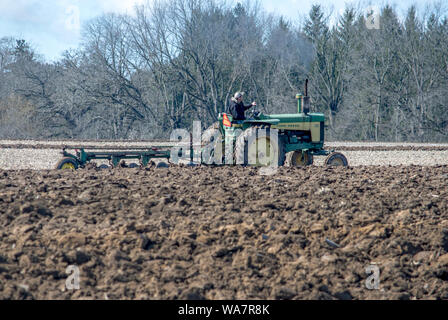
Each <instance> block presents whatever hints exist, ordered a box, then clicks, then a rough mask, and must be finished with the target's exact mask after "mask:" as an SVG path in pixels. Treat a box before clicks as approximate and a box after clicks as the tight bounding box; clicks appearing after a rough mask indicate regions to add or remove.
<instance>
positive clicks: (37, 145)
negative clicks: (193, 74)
mask: <svg viewBox="0 0 448 320" xmlns="http://www.w3.org/2000/svg"><path fill="white" fill-rule="evenodd" d="M86 142H88V141H83V142H80V143H77V144H75V143H73V142H71V143H65V144H64V143H59V144H57V143H55V144H48V143H46V144H42V143H34V144H23V143H15V144H12V143H8V144H1V143H0V149H58V150H62V149H63V148H64V147H67V149H68V150H67V151H70V150H72V152H73V151H74V149H82V148H84V149H86V150H146V149H149V148H151V147H152V146H155V147H158V146H159V145H160V144H164V145H165V146H172V145H173V142H170V141H161V140H154V141H137V142H138V143H142V142H147V143H148V144H147V146H146V147H143V146H141V145H132V144H133V143H134V144H135V143H136V142H135V141H134V142H128V143H129V145H128V146H105V145H100V144H96V145H95V144H90V143H89V144H84V145H83V144H82V143H86ZM95 142H97V143H98V141H95ZM104 142H116V143H120V142H119V141H104ZM123 143H125V142H123ZM325 149H327V150H335V151H446V150H448V146H445V145H439V146H435V145H427V146H422V145H415V146H413V145H409V146H398V145H389V146H388V145H384V146H368V145H365V146H325Z"/></svg>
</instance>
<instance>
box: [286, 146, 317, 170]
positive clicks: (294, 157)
mask: <svg viewBox="0 0 448 320" xmlns="http://www.w3.org/2000/svg"><path fill="white" fill-rule="evenodd" d="M312 164H313V155H312V154H311V153H310V152H309V151H303V152H302V151H300V150H296V151H292V152H288V153H287V154H286V162H285V165H287V166H290V167H303V166H310V165H312Z"/></svg>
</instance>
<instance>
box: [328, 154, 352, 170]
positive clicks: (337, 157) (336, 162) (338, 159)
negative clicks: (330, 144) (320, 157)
mask: <svg viewBox="0 0 448 320" xmlns="http://www.w3.org/2000/svg"><path fill="white" fill-rule="evenodd" d="M325 164H326V165H327V166H344V167H347V166H348V161H347V158H346V157H345V156H344V155H343V154H342V153H339V152H333V153H331V154H330V155H329V156H328V157H327V158H326V159H325Z"/></svg>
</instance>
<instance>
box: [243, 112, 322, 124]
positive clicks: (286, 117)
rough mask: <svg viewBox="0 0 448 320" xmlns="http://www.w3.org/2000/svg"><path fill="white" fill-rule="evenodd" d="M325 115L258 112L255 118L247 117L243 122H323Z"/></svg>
mask: <svg viewBox="0 0 448 320" xmlns="http://www.w3.org/2000/svg"><path fill="white" fill-rule="evenodd" d="M323 121H325V116H324V114H323V113H307V114H305V113H289V114H270V115H265V114H260V115H259V116H258V117H257V118H256V119H248V120H246V121H245V122H249V123H250V122H264V123H269V124H273V125H275V124H278V123H281V122H288V123H289V122H323Z"/></svg>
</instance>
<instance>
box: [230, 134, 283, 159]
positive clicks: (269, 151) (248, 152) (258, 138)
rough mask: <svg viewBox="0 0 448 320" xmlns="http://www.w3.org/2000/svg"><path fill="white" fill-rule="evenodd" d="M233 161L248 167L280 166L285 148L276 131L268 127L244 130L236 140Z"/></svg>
mask: <svg viewBox="0 0 448 320" xmlns="http://www.w3.org/2000/svg"><path fill="white" fill-rule="evenodd" d="M274 137H277V138H276V139H275V138H274ZM235 161H236V164H242V165H250V166H274V167H275V166H282V165H283V164H284V162H285V148H284V145H283V141H282V140H281V139H280V137H279V134H278V130H277V129H271V128H270V127H269V126H267V127H251V128H249V129H247V130H245V131H244V132H243V133H242V134H240V136H239V137H238V138H237V140H236V145H235Z"/></svg>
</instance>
